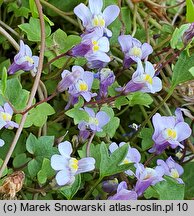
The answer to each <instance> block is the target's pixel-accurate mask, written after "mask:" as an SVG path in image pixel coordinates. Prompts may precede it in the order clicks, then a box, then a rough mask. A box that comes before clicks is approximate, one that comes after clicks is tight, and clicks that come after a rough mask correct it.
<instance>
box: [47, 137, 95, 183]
mask: <svg viewBox="0 0 194 216" xmlns="http://www.w3.org/2000/svg"><path fill="white" fill-rule="evenodd" d="M58 149H59V152H60V155H58V154H55V155H53V156H52V157H51V167H52V168H53V169H54V170H56V171H58V172H57V175H56V181H57V184H58V185H60V186H63V185H70V184H73V182H74V181H75V175H77V174H79V173H84V172H89V171H91V170H93V169H94V168H95V166H94V164H95V159H94V158H92V157H87V158H82V159H80V160H77V159H76V158H73V157H71V156H70V155H71V153H72V146H71V143H70V142H68V141H65V142H62V143H60V144H59V146H58Z"/></svg>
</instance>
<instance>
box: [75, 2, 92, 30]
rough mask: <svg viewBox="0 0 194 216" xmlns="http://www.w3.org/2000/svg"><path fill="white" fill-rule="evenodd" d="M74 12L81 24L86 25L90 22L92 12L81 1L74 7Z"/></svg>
mask: <svg viewBox="0 0 194 216" xmlns="http://www.w3.org/2000/svg"><path fill="white" fill-rule="evenodd" d="M74 13H75V14H76V16H78V17H79V18H80V19H81V21H82V22H83V26H84V27H86V26H88V25H89V24H90V22H91V19H92V14H91V12H90V10H89V8H88V7H86V6H85V5H84V4H83V3H81V4H79V5H78V6H76V7H75V8H74Z"/></svg>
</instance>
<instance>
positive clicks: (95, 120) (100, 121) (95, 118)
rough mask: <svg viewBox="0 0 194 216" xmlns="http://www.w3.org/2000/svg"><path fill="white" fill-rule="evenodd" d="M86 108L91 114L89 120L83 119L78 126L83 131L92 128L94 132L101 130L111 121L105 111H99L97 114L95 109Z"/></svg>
mask: <svg viewBox="0 0 194 216" xmlns="http://www.w3.org/2000/svg"><path fill="white" fill-rule="evenodd" d="M84 110H85V111H86V112H87V113H88V115H89V121H88V122H86V121H81V122H80V123H79V124H78V128H79V130H81V131H84V130H87V129H90V130H92V131H93V132H101V131H102V128H103V127H104V126H105V125H106V124H107V123H108V122H109V121H110V117H109V116H108V115H107V114H106V112H104V111H99V112H97V113H96V114H95V112H94V110H93V109H91V108H88V107H84Z"/></svg>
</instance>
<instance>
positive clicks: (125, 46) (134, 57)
mask: <svg viewBox="0 0 194 216" xmlns="http://www.w3.org/2000/svg"><path fill="white" fill-rule="evenodd" d="M118 41H119V43H120V45H121V48H122V51H123V53H124V55H125V58H124V67H125V68H128V67H129V66H130V65H131V64H132V63H134V62H137V61H138V60H143V59H145V58H147V57H148V55H150V54H151V53H152V52H153V49H152V47H151V46H150V45H149V44H148V43H143V44H142V43H141V42H140V41H139V40H137V39H135V38H133V37H131V36H130V35H121V36H119V37H118Z"/></svg>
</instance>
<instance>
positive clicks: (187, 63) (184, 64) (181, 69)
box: [172, 51, 194, 87]
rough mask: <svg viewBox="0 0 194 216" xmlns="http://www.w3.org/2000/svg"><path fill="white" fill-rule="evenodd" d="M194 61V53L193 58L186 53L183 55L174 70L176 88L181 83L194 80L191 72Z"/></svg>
mask: <svg viewBox="0 0 194 216" xmlns="http://www.w3.org/2000/svg"><path fill="white" fill-rule="evenodd" d="M193 59H194V53H193V54H192V55H191V56H188V54H187V52H186V51H183V52H182V53H181V55H180V56H179V59H178V61H177V63H176V64H175V66H174V69H173V74H172V85H173V86H174V87H175V86H177V85H178V84H180V83H184V82H186V81H189V80H192V79H193V76H192V74H191V73H190V71H189V70H190V69H191V68H192V67H193V66H194V61H193Z"/></svg>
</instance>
